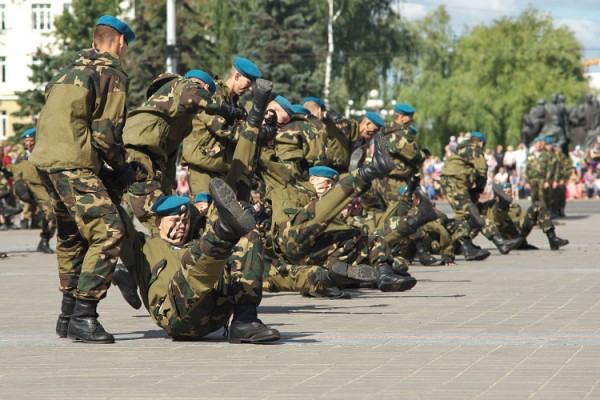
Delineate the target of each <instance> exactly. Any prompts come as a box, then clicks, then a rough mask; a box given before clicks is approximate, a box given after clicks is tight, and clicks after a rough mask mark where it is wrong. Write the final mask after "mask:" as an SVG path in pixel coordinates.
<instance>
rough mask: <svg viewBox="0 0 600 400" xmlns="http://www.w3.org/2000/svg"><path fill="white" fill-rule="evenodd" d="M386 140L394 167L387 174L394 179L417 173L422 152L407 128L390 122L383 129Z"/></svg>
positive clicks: (402, 178) (405, 178) (404, 178)
mask: <svg viewBox="0 0 600 400" xmlns="http://www.w3.org/2000/svg"><path fill="white" fill-rule="evenodd" d="M384 134H385V138H386V142H387V145H388V148H389V150H390V153H391V155H392V158H393V159H394V162H395V163H396V168H394V170H393V171H392V172H391V173H390V174H389V177H391V178H394V179H401V180H407V179H409V178H410V177H411V176H413V175H415V174H417V173H418V172H419V169H420V168H421V165H422V164H423V160H424V157H423V152H422V151H421V147H420V146H419V145H418V144H417V142H416V141H415V137H414V135H413V134H412V133H410V132H408V130H406V129H404V128H402V127H401V126H399V125H396V124H392V125H390V126H388V128H387V129H386V130H384Z"/></svg>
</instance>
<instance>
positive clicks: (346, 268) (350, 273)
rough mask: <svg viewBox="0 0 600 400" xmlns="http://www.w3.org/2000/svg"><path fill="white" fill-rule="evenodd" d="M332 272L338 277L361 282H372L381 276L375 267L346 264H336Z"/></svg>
mask: <svg viewBox="0 0 600 400" xmlns="http://www.w3.org/2000/svg"><path fill="white" fill-rule="evenodd" d="M331 271H332V272H334V273H335V274H337V275H340V276H343V277H348V278H352V279H355V280H357V281H361V282H371V281H375V280H377V278H378V277H379V274H378V272H377V269H376V268H375V267H372V266H370V265H365V264H359V265H348V264H346V263H341V262H340V263H335V264H334V265H333V266H332V267H331Z"/></svg>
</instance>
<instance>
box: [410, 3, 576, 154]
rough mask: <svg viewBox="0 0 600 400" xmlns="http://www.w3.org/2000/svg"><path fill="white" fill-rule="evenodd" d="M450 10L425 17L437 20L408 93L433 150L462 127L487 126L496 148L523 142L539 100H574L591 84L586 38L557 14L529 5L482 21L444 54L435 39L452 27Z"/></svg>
mask: <svg viewBox="0 0 600 400" xmlns="http://www.w3.org/2000/svg"><path fill="white" fill-rule="evenodd" d="M444 12H445V11H443V12H442V11H441V10H437V11H436V13H435V15H436V16H437V17H436V18H437V19H435V18H434V20H431V18H429V17H428V18H429V19H427V18H426V21H427V20H428V21H433V22H434V23H433V24H430V25H429V28H428V29H426V30H425V45H424V48H423V51H422V54H423V55H422V57H420V63H419V67H420V71H419V72H420V75H419V77H418V78H417V79H416V81H415V83H414V85H411V87H410V88H406V90H404V91H403V94H404V95H406V98H407V99H409V101H410V102H411V103H413V104H414V105H415V106H416V107H417V109H418V113H417V118H418V124H419V125H420V127H421V128H422V129H421V130H422V131H424V133H425V135H424V136H425V142H426V143H428V144H429V145H431V147H432V148H433V149H434V150H436V151H441V147H442V146H443V144H444V143H445V142H446V141H447V140H448V137H449V136H450V135H454V134H456V132H459V131H462V130H464V131H471V130H478V131H481V132H482V133H484V134H485V135H486V136H487V137H488V143H489V145H490V146H494V145H495V144H498V143H500V144H516V143H518V142H519V140H520V130H521V120H522V117H523V114H524V113H526V112H528V111H529V109H530V108H531V106H532V105H534V104H535V102H536V100H537V99H539V98H540V97H546V98H548V97H549V96H550V94H551V93H553V92H557V93H562V94H563V95H565V96H566V97H567V98H568V99H575V98H580V97H581V96H582V95H583V93H584V92H585V91H587V90H588V85H587V83H586V81H585V78H584V76H583V72H584V71H583V66H582V64H581V57H582V46H581V43H579V42H578V41H577V39H576V38H575V35H574V33H573V32H572V31H570V30H569V29H568V28H566V27H564V26H563V27H558V28H556V27H554V26H553V21H552V18H551V17H549V16H547V15H545V14H541V13H540V12H538V11H537V10H535V9H528V10H526V11H524V12H523V13H522V14H521V15H519V16H518V17H514V18H509V17H505V18H502V19H500V20H497V21H495V22H493V23H492V24H491V25H490V26H485V25H481V26H477V27H475V28H474V29H473V30H472V31H471V32H469V33H468V34H467V35H465V36H463V37H461V38H459V39H458V40H457V41H456V42H455V44H454V45H453V46H451V47H452V49H453V51H451V52H446V53H445V54H444V51H443V46H441V47H439V48H438V50H437V51H436V50H435V42H436V40H432V39H435V34H436V32H437V33H439V32H444V31H445V29H446V28H447V26H448V21H449V20H448V19H446V18H441V16H442V14H443V13H444ZM437 39H438V40H439V39H440V38H437ZM427 40H428V41H429V42H427ZM440 139H441V140H440Z"/></svg>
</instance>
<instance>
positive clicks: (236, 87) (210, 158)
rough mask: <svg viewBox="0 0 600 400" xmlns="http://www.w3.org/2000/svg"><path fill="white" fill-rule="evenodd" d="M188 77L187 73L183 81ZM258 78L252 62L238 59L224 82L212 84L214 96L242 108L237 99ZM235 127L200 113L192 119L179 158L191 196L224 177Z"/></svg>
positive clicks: (232, 146) (250, 87)
mask: <svg viewBox="0 0 600 400" xmlns="http://www.w3.org/2000/svg"><path fill="white" fill-rule="evenodd" d="M190 76H191V75H190V73H189V72H188V74H186V78H189V77H190ZM261 76H262V73H261V72H260V70H259V69H258V67H257V66H256V65H255V64H254V63H252V62H251V61H250V60H248V59H246V58H243V57H239V56H238V57H236V58H235V60H234V62H233V66H232V67H231V70H230V71H229V75H228V77H227V79H226V80H225V82H223V81H221V80H217V81H216V82H215V84H216V91H215V95H216V96H220V97H222V98H223V101H224V102H225V103H227V104H229V105H230V106H232V107H236V108H242V107H241V106H240V103H239V101H240V96H242V95H244V94H245V93H247V92H249V91H251V90H252V84H253V83H254V82H256V80H257V79H259V78H260V77H261ZM209 78H210V77H209ZM211 80H212V79H211ZM239 128H240V121H227V120H226V119H225V118H223V117H221V116H219V115H209V114H207V113H202V112H201V113H199V114H197V115H196V116H195V117H194V119H193V121H192V132H191V133H190V134H189V136H187V137H186V138H185V139H183V152H182V155H181V164H182V165H186V166H188V168H189V173H188V180H189V183H190V187H191V190H192V193H197V192H206V191H207V190H208V183H209V182H210V180H211V179H212V178H214V177H220V178H224V177H225V176H226V175H227V172H228V171H229V168H230V166H231V159H232V157H233V150H234V149H235V144H236V141H237V137H236V133H237V129H239Z"/></svg>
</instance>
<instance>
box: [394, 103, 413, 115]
mask: <svg viewBox="0 0 600 400" xmlns="http://www.w3.org/2000/svg"><path fill="white" fill-rule="evenodd" d="M415 111H417V110H416V109H415V108H414V107H412V106H409V105H408V104H400V103H396V105H394V112H397V113H398V114H402V115H407V116H409V117H410V116H412V115H413V114H414V113H415Z"/></svg>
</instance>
